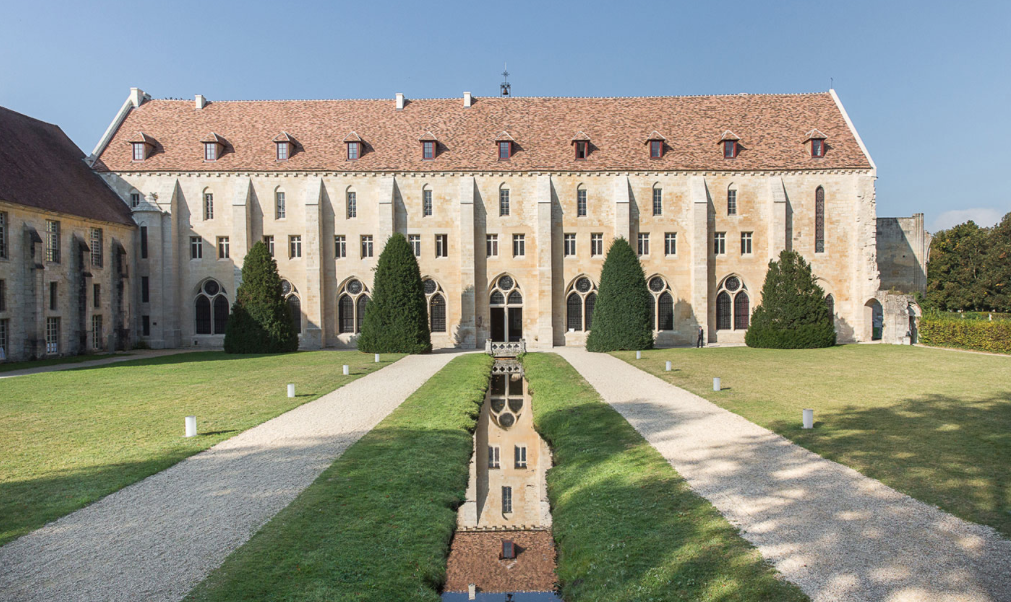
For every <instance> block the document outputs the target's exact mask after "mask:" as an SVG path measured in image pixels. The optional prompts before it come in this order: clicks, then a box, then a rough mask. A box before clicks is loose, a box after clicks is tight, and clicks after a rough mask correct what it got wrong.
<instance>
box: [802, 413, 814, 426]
mask: <svg viewBox="0 0 1011 602" xmlns="http://www.w3.org/2000/svg"><path fill="white" fill-rule="evenodd" d="M804 428H806V429H813V428H814V410H804Z"/></svg>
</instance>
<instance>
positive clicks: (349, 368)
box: [344, 364, 351, 376]
mask: <svg viewBox="0 0 1011 602" xmlns="http://www.w3.org/2000/svg"><path fill="white" fill-rule="evenodd" d="M349 374H351V366H348V365H347V364H344V376H348V375H349Z"/></svg>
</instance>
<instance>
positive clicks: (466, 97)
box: [463, 92, 474, 107]
mask: <svg viewBox="0 0 1011 602" xmlns="http://www.w3.org/2000/svg"><path fill="white" fill-rule="evenodd" d="M473 104H474V97H473V96H471V95H470V92H464V93H463V106H465V107H470V106H471V105H473Z"/></svg>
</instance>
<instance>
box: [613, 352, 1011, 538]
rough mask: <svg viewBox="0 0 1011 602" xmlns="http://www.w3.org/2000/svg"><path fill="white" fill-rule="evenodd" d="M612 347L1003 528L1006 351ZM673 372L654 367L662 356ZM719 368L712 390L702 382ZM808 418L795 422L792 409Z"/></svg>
mask: <svg viewBox="0 0 1011 602" xmlns="http://www.w3.org/2000/svg"><path fill="white" fill-rule="evenodd" d="M614 355H616V356H617V357H619V358H621V359H623V360H625V361H627V362H629V363H630V364H632V365H634V366H637V367H639V368H641V369H643V370H646V371H648V372H651V373H652V374H655V375H657V376H659V377H660V378H663V379H665V380H667V381H668V382H671V383H673V384H675V385H677V386H679V387H682V388H684V389H687V390H689V391H691V392H693V393H696V394H698V395H701V396H702V397H705V398H706V399H708V400H710V401H712V402H714V403H716V404H718V405H720V406H722V407H724V408H726V409H728V410H730V411H732V412H736V413H737V414H740V415H741V416H744V417H745V418H747V419H748V420H751V421H752V422H754V423H756V424H759V425H761V426H764V427H766V428H769V429H771V430H773V431H775V432H777V433H779V434H781V435H783V436H784V437H787V438H789V439H791V440H793V441H795V442H796V443H798V444H800V445H802V446H804V447H806V448H808V449H810V450H811V451H814V452H816V453H818V454H820V455H822V456H824V457H825V458H828V459H830V460H835V461H836V462H840V463H842V464H845V465H847V466H850V467H852V468H854V469H856V470H858V471H860V472H861V473H863V474H865V475H867V476H869V477H873V478H875V479H878V480H880V481H881V482H883V483H885V484H887V485H889V486H891V487H893V488H895V489H897V490H899V491H902V492H904V493H906V494H908V495H911V496H913V497H915V498H917V499H920V500H923V501H924V502H927V503H930V504H934V505H937V506H940V507H941V508H943V509H945V510H947V511H948V512H951V513H952V514H955V515H957V516H960V517H962V518H965V519H968V520H972V521H975V522H979V523H984V524H987V525H991V526H993V527H995V528H997V529H998V530H1000V531H1001V532H1002V533H1003V534H1004V535H1009V536H1011V358H1005V357H996V356H988V355H980V354H972V353H958V352H953V351H945V350H939V349H925V348H918V347H901V346H894V345H846V346H839V347H832V348H828V349H815V350H772V349H749V348H746V347H736V348H724V349H660V350H653V351H645V352H643V359H641V360H636V359H635V353H634V352H618V353H615V354H614ZM666 360H670V361H671V362H673V368H674V371H672V372H664V371H663V369H664V362H665V361H666ZM714 376H719V377H720V378H721V379H722V382H723V386H724V387H727V388H729V390H724V391H722V392H720V393H714V392H713V390H712V379H713V377H714ZM804 408H813V409H814V410H815V428H814V429H813V430H809V431H808V430H803V429H802V428H801V410H802V409H804Z"/></svg>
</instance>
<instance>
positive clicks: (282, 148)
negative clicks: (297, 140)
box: [277, 142, 291, 161]
mask: <svg viewBox="0 0 1011 602" xmlns="http://www.w3.org/2000/svg"><path fill="white" fill-rule="evenodd" d="M290 145H291V143H290V142H278V143H277V160H278V161H287V160H288V153H289V147H290Z"/></svg>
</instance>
